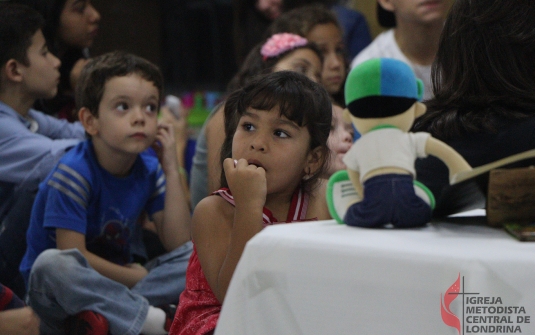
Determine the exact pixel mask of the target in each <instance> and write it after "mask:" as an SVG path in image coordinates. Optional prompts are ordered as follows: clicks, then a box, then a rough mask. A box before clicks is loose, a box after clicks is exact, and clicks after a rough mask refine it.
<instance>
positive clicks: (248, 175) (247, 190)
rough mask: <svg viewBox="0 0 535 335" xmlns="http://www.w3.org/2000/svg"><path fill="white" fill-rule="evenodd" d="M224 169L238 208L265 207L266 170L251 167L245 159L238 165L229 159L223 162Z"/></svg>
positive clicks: (238, 162) (239, 161) (254, 166)
mask: <svg viewBox="0 0 535 335" xmlns="http://www.w3.org/2000/svg"><path fill="white" fill-rule="evenodd" d="M223 169H224V170H225V176H226V178H227V183H228V186H229V188H230V191H231V192H232V195H233V196H234V201H235V203H236V207H238V206H241V205H244V206H248V205H252V206H260V207H264V205H265V203H266V194H267V182H266V170H264V168H262V167H257V166H256V165H252V164H251V165H250V164H249V163H247V161H246V160H245V159H243V158H242V159H240V160H238V161H237V163H236V164H235V163H234V160H233V159H231V158H227V159H225V161H224V162H223Z"/></svg>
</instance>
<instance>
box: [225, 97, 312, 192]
mask: <svg viewBox="0 0 535 335" xmlns="http://www.w3.org/2000/svg"><path fill="white" fill-rule="evenodd" d="M309 147H310V134H309V133H308V129H307V128H306V127H299V126H298V125H297V124H296V123H295V122H293V121H290V120H288V119H287V118H285V117H283V116H280V115H279V109H278V107H276V108H274V109H272V110H270V111H261V110H256V109H253V108H248V109H247V112H246V113H245V114H244V115H243V116H242V117H241V118H240V121H239V123H238V127H237V128H236V132H235V133H234V138H233V140H232V158H233V159H241V158H244V159H246V160H247V162H248V163H249V164H254V165H256V166H258V167H260V166H261V167H263V168H264V170H266V179H267V192H268V194H274V193H290V194H291V192H293V191H294V190H295V188H296V187H297V185H298V184H299V183H300V182H301V179H302V178H303V176H304V175H305V171H306V170H307V166H308V162H309V161H310V159H311V157H310V156H311V150H310V149H309Z"/></svg>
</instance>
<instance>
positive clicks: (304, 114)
mask: <svg viewBox="0 0 535 335" xmlns="http://www.w3.org/2000/svg"><path fill="white" fill-rule="evenodd" d="M276 107H278V109H279V113H280V115H281V116H284V117H285V118H287V119H288V120H290V121H293V122H295V123H296V124H297V125H299V126H300V127H305V126H306V127H307V130H308V132H309V134H310V150H312V149H315V148H317V147H319V148H320V150H321V155H322V156H321V157H322V158H321V159H322V161H321V164H320V168H319V169H318V170H317V171H315V172H314V174H313V175H312V176H311V177H310V178H309V179H307V180H304V181H303V187H305V189H306V190H307V191H310V190H312V189H313V188H314V186H315V185H316V184H317V181H318V179H319V177H320V176H321V175H322V174H323V173H324V172H325V171H326V169H327V168H328V166H327V162H328V161H329V154H330V151H329V148H328V147H327V138H328V137H329V132H330V129H331V119H332V105H331V100H330V97H329V93H327V91H326V90H325V89H324V88H323V87H322V86H321V85H320V84H317V83H315V82H313V81H312V80H310V79H308V78H307V77H306V76H304V75H302V74H300V73H296V72H292V71H279V72H274V73H270V74H267V75H265V76H260V77H257V78H256V79H255V80H253V81H252V82H250V83H249V84H247V85H246V86H245V87H243V88H241V89H239V90H237V91H234V92H233V93H232V94H231V95H230V96H229V97H228V99H227V101H226V103H225V141H224V142H223V146H222V147H221V164H223V161H224V160H225V159H226V158H231V157H232V141H233V138H234V133H235V132H236V129H237V127H238V124H239V121H240V118H241V117H242V116H243V115H244V114H245V112H247V110H248V109H249V108H254V109H257V110H262V111H271V110H273V108H276ZM221 185H222V187H228V183H227V180H226V178H225V171H224V170H222V171H221Z"/></svg>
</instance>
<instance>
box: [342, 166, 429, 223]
mask: <svg viewBox="0 0 535 335" xmlns="http://www.w3.org/2000/svg"><path fill="white" fill-rule="evenodd" d="M363 186H364V199H363V200H362V201H360V202H358V203H355V204H353V205H351V206H350V207H349V208H348V210H347V212H346V215H345V217H344V222H345V223H346V224H348V225H350V226H356V227H367V228H378V227H382V226H384V225H385V224H388V223H391V224H392V225H394V227H397V228H409V227H420V226H423V225H425V224H426V223H428V222H429V221H430V220H431V207H430V206H429V205H428V204H427V203H426V202H425V201H423V200H422V199H421V198H420V197H418V196H417V195H416V194H415V193H414V186H413V178H412V176H411V175H401V174H387V175H382V176H376V177H372V178H370V179H368V180H367V181H365V182H364V185H363Z"/></svg>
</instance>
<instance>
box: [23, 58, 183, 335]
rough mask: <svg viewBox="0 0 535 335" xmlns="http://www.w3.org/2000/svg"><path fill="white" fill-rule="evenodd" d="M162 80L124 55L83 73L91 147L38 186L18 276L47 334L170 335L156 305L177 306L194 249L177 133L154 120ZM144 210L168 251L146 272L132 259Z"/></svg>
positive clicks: (81, 97)
mask: <svg viewBox="0 0 535 335" xmlns="http://www.w3.org/2000/svg"><path fill="white" fill-rule="evenodd" d="M162 81H163V80H162V75H161V73H160V71H159V69H158V68H157V67H156V66H155V65H153V64H151V63H149V62H148V61H146V60H144V59H142V58H140V57H136V56H134V55H130V54H125V53H120V52H114V53H109V54H105V55H102V56H99V57H96V58H94V59H92V60H91V61H90V62H89V63H88V64H87V65H86V66H85V68H84V69H83V70H82V74H81V75H80V79H79V82H78V87H77V91H76V104H77V108H78V110H79V113H78V116H79V119H80V121H81V123H82V125H83V126H84V128H85V131H86V132H87V134H88V135H89V137H90V138H89V139H88V140H86V141H84V142H82V143H80V144H79V145H77V146H76V147H75V148H73V149H72V150H70V151H69V152H68V153H67V154H65V156H64V157H63V158H62V159H61V160H60V161H59V163H58V165H57V166H56V167H55V168H54V170H53V171H52V172H51V173H50V175H49V176H48V177H47V178H46V179H45V181H44V182H43V183H42V184H41V185H40V188H39V192H38V194H37V197H36V200H35V204H34V207H33V210H32V217H31V221H30V227H29V229H28V233H27V244H28V247H27V250H26V254H25V255H24V258H23V261H22V263H21V267H20V270H21V273H22V274H23V277H24V279H25V281H26V283H27V285H28V298H29V303H30V306H32V307H33V308H34V309H35V311H36V312H37V314H38V315H39V316H40V317H41V319H42V321H43V322H42V329H41V331H42V332H43V333H44V334H48V333H50V334H60V333H68V334H71V333H72V332H73V331H72V329H71V328H70V327H71V326H72V324H73V323H74V324H76V323H77V322H79V321H80V320H83V321H86V322H88V323H89V324H90V326H91V327H92V328H93V329H91V332H87V334H106V333H107V331H108V330H107V327H109V331H110V333H111V334H139V333H143V334H167V331H166V330H165V329H164V328H165V326H166V320H167V319H166V313H165V312H164V310H162V309H161V308H157V307H156V306H163V305H168V304H176V303H177V301H178V299H179V295H180V293H181V291H182V290H183V288H184V283H185V270H186V266H187V262H188V259H189V256H190V253H191V250H192V245H191V242H189V240H190V230H189V229H190V213H189V209H188V204H187V200H186V197H185V195H184V192H183V190H182V188H181V186H180V181H179V171H178V163H177V157H176V150H175V141H174V134H173V129H172V126H171V125H168V124H158V120H157V116H158V110H159V101H160V95H161V92H162ZM149 147H152V148H153V149H154V150H155V151H156V153H157V157H154V155H150V154H147V153H146V150H147V149H148V148H149ZM143 211H145V212H147V213H148V215H149V216H150V217H151V218H152V220H153V221H154V223H155V225H156V228H157V232H158V235H159V238H160V240H161V241H162V244H163V246H164V247H165V248H166V249H167V250H168V251H169V253H167V254H164V255H163V256H160V257H158V258H157V259H156V260H153V261H151V262H149V264H148V265H146V266H145V267H143V266H141V265H139V264H135V263H133V262H132V250H131V249H132V248H134V247H135V246H136V237H138V236H139V235H137V233H138V231H139V226H138V223H137V222H138V218H139V217H140V215H141V214H142V212H143ZM88 313H89V314H88ZM88 315H89V316H88ZM72 316H74V317H72ZM66 320H67V321H66ZM73 320H74V321H73ZM88 320H89V321H88ZM95 320H96V322H94V321H95ZM100 321H102V322H100ZM168 321H169V320H168ZM167 326H170V324H168V325H167Z"/></svg>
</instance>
